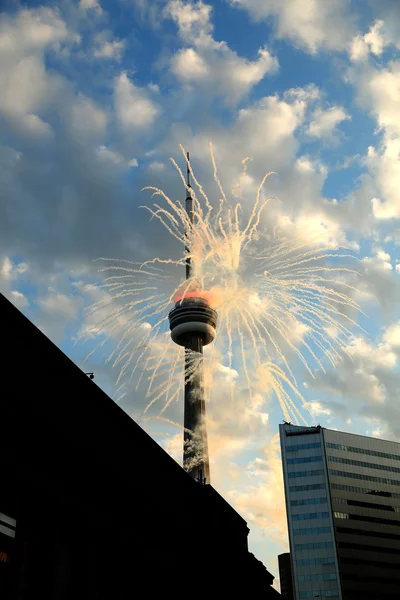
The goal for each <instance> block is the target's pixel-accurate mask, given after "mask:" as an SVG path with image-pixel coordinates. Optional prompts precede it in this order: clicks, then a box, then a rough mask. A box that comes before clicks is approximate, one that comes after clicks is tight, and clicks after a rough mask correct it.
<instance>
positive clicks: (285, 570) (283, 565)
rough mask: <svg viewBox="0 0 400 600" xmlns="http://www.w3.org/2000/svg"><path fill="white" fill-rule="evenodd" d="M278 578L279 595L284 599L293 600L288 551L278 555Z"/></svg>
mask: <svg viewBox="0 0 400 600" xmlns="http://www.w3.org/2000/svg"><path fill="white" fill-rule="evenodd" d="M278 565H279V580H280V582H281V595H282V596H283V597H284V599H285V600H294V595H293V578H292V565H291V561H290V552H285V553H284V554H280V555H279V556H278Z"/></svg>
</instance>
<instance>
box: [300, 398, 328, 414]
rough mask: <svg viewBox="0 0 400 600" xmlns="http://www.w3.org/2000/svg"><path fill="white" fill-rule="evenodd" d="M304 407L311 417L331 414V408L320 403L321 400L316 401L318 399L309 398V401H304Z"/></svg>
mask: <svg viewBox="0 0 400 600" xmlns="http://www.w3.org/2000/svg"><path fill="white" fill-rule="evenodd" d="M304 408H306V409H307V410H308V411H309V413H310V415H311V416H312V417H319V416H321V415H327V416H329V415H331V414H332V411H331V409H330V408H328V407H326V406H324V405H323V404H321V402H318V400H311V401H310V402H306V403H305V405H304Z"/></svg>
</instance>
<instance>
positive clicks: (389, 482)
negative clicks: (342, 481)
mask: <svg viewBox="0 0 400 600" xmlns="http://www.w3.org/2000/svg"><path fill="white" fill-rule="evenodd" d="M329 474H330V475H336V476H337V477H351V478H352V479H364V480H365V481H376V482H377V483H386V484H387V485H400V481H398V480H396V479H387V478H386V477H372V475H364V474H363V473H348V472H347V471H337V470H336V469H329ZM289 477H290V473H289Z"/></svg>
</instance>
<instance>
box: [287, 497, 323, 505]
mask: <svg viewBox="0 0 400 600" xmlns="http://www.w3.org/2000/svg"><path fill="white" fill-rule="evenodd" d="M326 502H328V499H327V498H326V497H324V498H307V499H305V500H291V502H290V504H291V506H306V505H307V504H326Z"/></svg>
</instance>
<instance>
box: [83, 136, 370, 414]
mask: <svg viewBox="0 0 400 600" xmlns="http://www.w3.org/2000/svg"><path fill="white" fill-rule="evenodd" d="M180 149H181V152H182V154H183V156H184V158H185V160H186V162H187V166H188V169H189V172H190V174H191V176H192V181H193V182H194V187H191V186H190V185H188V183H187V181H186V178H185V176H184V174H183V171H182V170H181V169H180V167H179V166H178V165H177V163H176V162H175V161H174V160H173V159H171V161H172V163H173V165H174V166H175V168H176V170H177V172H178V175H179V177H180V179H181V181H182V183H183V185H184V186H185V188H186V190H187V192H188V194H190V196H191V197H192V200H193V223H192V221H191V219H190V217H189V215H188V214H187V212H186V209H185V207H184V206H183V204H182V203H181V202H180V201H173V200H171V199H170V198H169V197H168V196H167V194H166V193H165V192H164V191H163V190H161V189H159V188H156V187H152V186H149V187H146V188H144V189H147V190H151V191H152V192H153V194H152V197H154V196H158V197H160V198H161V199H162V200H163V202H164V204H158V203H156V202H154V201H153V204H152V205H150V206H145V207H144V208H145V209H146V210H147V211H149V212H150V214H151V218H154V219H156V220H157V221H158V222H159V223H161V224H162V225H163V227H164V228H165V229H166V230H167V231H168V233H169V234H170V235H171V236H172V237H173V238H174V239H175V240H176V241H177V242H178V243H179V244H180V245H181V247H182V253H181V258H180V259H178V260H174V259H172V258H169V257H164V258H158V257H154V258H152V259H150V260H147V261H145V262H144V263H142V264H138V263H135V262H131V261H129V260H126V259H120V260H117V261H115V260H112V259H101V260H102V261H103V263H104V266H103V267H102V268H101V269H100V271H101V272H102V273H104V274H105V275H106V277H105V279H104V281H103V283H102V284H101V285H100V287H101V288H102V289H103V293H104V296H105V297H104V298H103V299H101V300H99V301H98V302H96V303H94V304H93V305H92V306H91V307H90V308H89V314H91V318H92V319H93V315H94V314H97V313H98V314H100V315H101V316H102V318H101V319H100V321H99V322H98V323H96V324H95V325H93V326H92V327H90V328H88V329H87V330H86V331H85V335H86V336H87V337H91V336H92V337H93V336H94V335H97V334H98V332H99V330H104V335H105V337H104V338H103V339H102V340H101V341H100V342H99V344H98V345H97V347H96V348H99V347H104V346H106V345H107V343H109V342H111V341H113V342H114V341H116V346H115V347H114V349H113V350H112V351H111V353H110V355H109V357H108V360H109V361H111V362H112V364H113V366H115V367H119V369H120V373H119V377H118V381H117V386H118V390H119V391H121V390H122V388H123V385H124V382H125V381H126V380H127V379H128V381H130V380H132V377H133V374H134V373H135V372H137V370H138V368H139V365H140V372H141V374H140V377H139V380H138V382H137V387H139V386H140V385H146V393H147V401H148V404H147V407H146V408H145V411H144V414H145V413H147V412H148V410H149V408H150V407H151V406H153V405H155V404H156V403H158V402H161V404H162V406H161V409H160V410H161V412H160V414H163V413H164V412H165V410H166V408H167V407H168V406H169V405H170V404H171V402H173V401H174V400H176V399H178V398H179V396H180V392H181V388H182V376H183V356H184V354H183V352H182V349H181V348H177V346H175V344H173V342H172V341H171V340H170V339H169V336H168V335H167V333H168V329H169V327H168V310H169V309H170V308H172V307H173V304H174V302H176V301H177V300H182V299H184V298H186V297H191V296H195V297H202V298H205V299H206V300H207V301H208V302H209V304H210V305H211V306H212V307H213V308H215V309H216V310H217V312H218V334H217V338H216V340H215V342H214V344H213V345H212V350H211V353H212V356H214V353H215V356H222V357H226V361H227V365H226V366H227V368H228V369H229V373H231V374H232V372H233V370H234V369H235V371H238V372H241V373H242V374H243V375H244V379H245V381H246V382H247V387H248V395H249V398H250V399H251V397H252V395H253V392H254V391H255V386H258V389H259V390H261V391H264V392H265V391H266V390H267V392H266V393H269V392H274V394H275V395H276V396H277V398H278V400H279V403H280V405H281V408H282V411H283V413H284V415H285V418H287V420H290V416H293V417H294V418H295V419H297V420H301V421H305V420H304V417H303V416H302V414H301V412H300V411H299V409H298V407H297V406H296V404H295V402H294V400H293V398H297V400H299V401H300V402H301V403H302V404H304V403H305V401H304V399H303V397H302V396H301V394H300V392H299V391H298V388H297V383H296V379H295V377H294V374H293V369H292V368H291V363H293V360H292V358H291V356H294V357H297V360H299V361H301V363H302V364H303V366H304V367H305V368H306V369H307V370H308V372H309V373H310V374H311V375H312V376H313V365H316V366H317V368H319V369H322V370H324V364H323V363H324V360H325V358H326V360H327V361H328V362H329V363H330V364H331V365H336V364H337V363H338V361H340V360H342V354H343V352H345V351H346V348H345V347H346V342H347V341H348V340H349V337H350V336H351V327H353V326H356V325H357V323H356V321H355V319H353V318H352V317H351V313H353V312H355V311H359V310H360V309H359V307H358V305H357V303H356V302H355V301H354V300H353V299H352V297H351V295H350V294H351V293H352V292H353V291H354V288H352V287H351V286H350V285H349V284H348V283H346V282H345V281H344V278H345V277H346V276H347V275H350V274H351V275H352V274H354V273H355V272H356V271H355V270H353V269H350V268H348V267H347V266H340V265H339V266H337V265H336V262H337V261H338V260H346V261H348V260H349V259H350V258H355V257H354V255H353V254H351V253H350V250H351V248H349V247H346V246H341V247H339V246H338V245H334V246H332V244H330V245H329V246H328V247H327V246H326V245H325V246H324V245H321V241H322V234H319V235H316V236H312V237H310V238H309V239H308V240H304V239H301V240H300V239H298V238H294V239H285V238H282V237H279V235H278V234H277V232H276V226H274V227H273V237H272V239H270V237H269V236H268V235H267V234H266V233H265V232H264V229H263V215H264V214H265V209H266V207H267V205H268V202H270V201H271V199H272V197H264V192H263V190H264V186H265V183H266V181H267V179H268V177H269V176H270V175H271V174H272V172H270V173H267V174H266V175H265V176H264V177H263V178H262V180H261V183H260V185H259V186H258V188H257V190H256V195H255V200H254V202H253V205H252V206H251V207H250V209H249V210H247V211H246V210H245V209H246V208H247V207H246V206H242V204H241V203H240V202H235V203H234V204H230V202H229V200H228V197H227V195H226V193H225V191H224V189H223V186H222V183H221V180H220V178H219V176H218V171H217V165H216V161H215V158H214V154H213V149H212V145H211V144H210V156H211V164H212V171H213V178H214V181H215V183H216V185H217V189H218V192H219V196H220V198H219V200H217V203H216V205H215V203H213V202H211V201H210V199H209V197H208V196H207V194H206V192H205V191H204V188H203V187H202V186H201V184H200V183H199V181H198V180H197V178H196V177H195V174H194V172H193V169H192V166H191V164H190V163H189V161H188V159H187V155H186V152H185V149H184V148H183V146H180ZM246 168H247V159H245V160H244V161H243V172H242V174H243V173H246ZM246 215H247V216H246ZM260 249H261V251H260ZM187 259H190V260H191V264H192V265H193V276H192V277H191V278H190V279H188V280H185V279H183V267H184V265H185V262H186V260H187ZM335 277H336V279H335ZM349 311H350V314H347V313H348V312H349ZM332 332H334V333H332ZM95 350H96V349H94V350H93V351H92V353H93V352H94V351H95ZM92 353H91V354H92ZM194 354H195V353H194ZM205 358H206V359H207V352H206V355H205ZM185 360H187V361H188V369H187V372H186V377H187V380H189V381H191V380H193V379H194V377H195V376H196V371H197V365H198V364H199V362H198V361H199V358H198V357H196V356H195V355H193V356H191V357H186V359H185ZM143 363H144V364H143ZM213 363H215V360H211V361H209V362H208V363H207V360H206V362H205V364H206V365H208V366H207V367H206V368H211V369H212V368H213V367H214V369H215V367H216V365H215V364H214V365H213ZM207 381H208V382H210V381H211V382H212V376H208V377H207ZM255 382H258V383H257V384H256V383H255ZM230 385H231V392H232V395H233V392H234V388H235V385H237V384H236V382H234V381H233V377H232V376H231V378H230ZM209 387H212V383H211V384H210V383H209ZM268 390H269V392H268ZM206 393H207V394H209V393H210V389H208V390H206ZM291 396H292V397H291Z"/></svg>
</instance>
